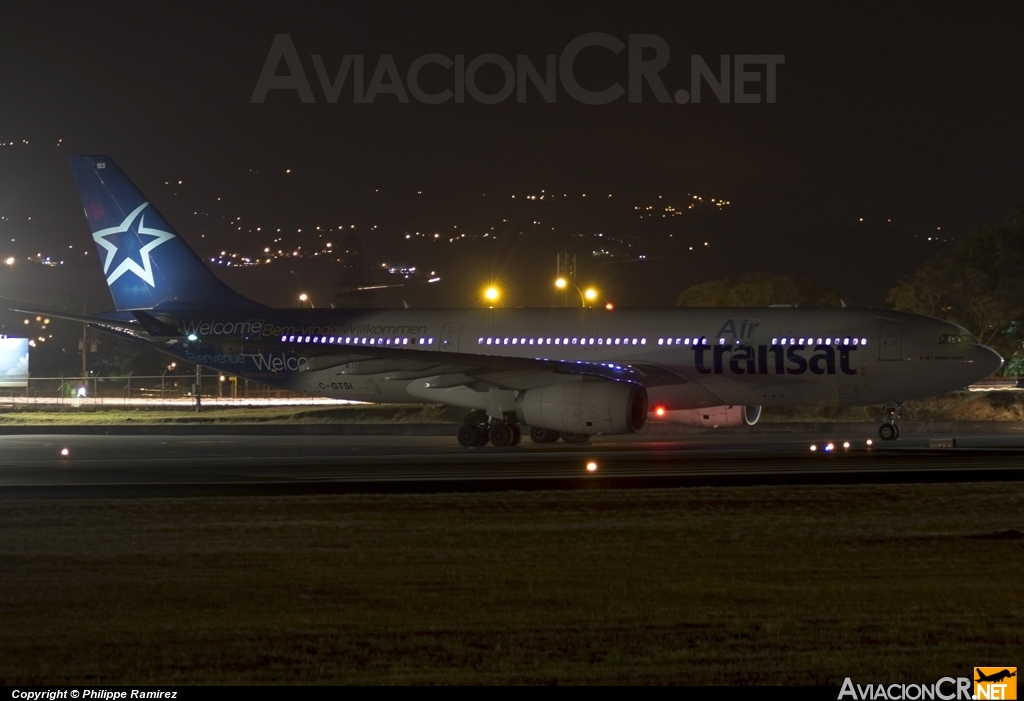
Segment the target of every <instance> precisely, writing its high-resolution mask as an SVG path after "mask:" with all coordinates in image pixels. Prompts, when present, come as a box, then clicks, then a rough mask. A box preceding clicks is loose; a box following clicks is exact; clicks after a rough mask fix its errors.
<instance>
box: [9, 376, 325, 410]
mask: <svg viewBox="0 0 1024 701" xmlns="http://www.w3.org/2000/svg"><path fill="white" fill-rule="evenodd" d="M195 382H196V376H195V375H187V376H186V375H171V376H168V375H148V376H136V375H127V376H124V377H29V380H28V386H27V387H17V388H10V387H5V388H2V389H0V405H4V404H6V405H11V404H16V405H26V404H28V405H41V406H45V405H53V406H55V407H61V408H63V407H81V406H133V407H138V406H194V405H195V403H196V396H195V391H194V387H195ZM199 394H200V399H201V403H202V404H203V405H204V406H205V405H253V404H260V405H275V404H337V403H344V402H343V400H337V399H326V398H324V397H319V396H314V395H309V394H300V393H298V392H290V391H288V390H284V389H278V388H276V387H270V386H268V385H264V384H261V383H258V382H249V380H246V379H244V378H238V377H234V376H232V375H205V374H204V375H202V379H201V382H200V384H199Z"/></svg>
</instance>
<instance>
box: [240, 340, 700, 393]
mask: <svg viewBox="0 0 1024 701" xmlns="http://www.w3.org/2000/svg"><path fill="white" fill-rule="evenodd" d="M236 343H237V344H238V347H239V348H238V350H241V352H245V351H244V348H245V347H253V346H258V347H261V348H273V349H274V350H289V351H300V352H301V353H302V354H303V355H305V356H306V357H308V358H309V359H310V360H309V362H308V363H307V364H306V365H305V366H304V369H303V372H316V371H320V370H330V369H333V368H337V369H338V371H339V374H345V375H352V376H356V377H358V376H359V375H369V374H379V373H393V374H395V375H396V379H398V378H399V377H402V378H405V377H408V379H410V380H412V379H416V378H418V377H433V376H438V375H444V376H450V377H451V380H450V381H451V382H452V383H453V385H452V386H454V385H456V384H469V383H472V382H486V383H488V384H491V385H494V386H496V387H499V388H502V389H533V388H535V387H542V386H545V385H549V384H553V382H554V381H557V380H558V379H559V378H564V377H565V376H566V375H586V376H590V377H598V378H603V379H609V380H626V381H630V382H636V383H639V384H642V385H644V386H646V387H652V386H656V385H667V384H685V383H687V382H688V380H686V379H685V378H683V377H680V376H679V375H677V374H675V373H673V372H670V371H669V370H667V369H665V368H662V367H660V366H657V365H653V364H649V363H636V364H631V363H611V362H608V363H597V362H587V361H581V360H557V359H549V358H521V357H513V356H506V355H490V354H482V353H481V354H477V353H455V352H451V351H434V350H421V349H417V348H404V347H400V346H399V347H396V346H391V347H388V346H372V347H367V346H354V345H345V344H332V345H330V346H317V345H313V344H302V345H301V346H295V345H294V344H281V343H276V342H275V343H260V342H258V343H255V344H254V343H253V342H252V341H247V340H242V339H238V340H237V341H236ZM225 345H228V346H231V345H234V344H233V343H232V342H231V341H225ZM459 376H462V379H464V381H458V380H459V379H460V377H459Z"/></svg>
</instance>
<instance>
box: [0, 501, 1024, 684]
mask: <svg viewBox="0 0 1024 701" xmlns="http://www.w3.org/2000/svg"><path fill="white" fill-rule="evenodd" d="M0 505H2V508H0V568H2V570H0V616H2V619H0V684H20V685H23V684H67V683H79V684H162V685H168V684H202V683H274V682H278V683H354V684H360V683H370V684H375V683H486V684H491V683H542V684H546V683H672V682H680V683H687V684H737V683H739V684H745V683H768V684H773V683H782V684H801V685H802V684H834V685H838V684H840V683H841V682H842V679H843V678H844V677H845V676H851V677H853V678H854V679H855V680H859V681H861V682H862V683H866V682H868V681H875V682H878V681H897V680H904V681H907V682H911V681H928V682H932V681H934V680H935V679H937V678H938V677H940V676H944V675H950V676H957V675H967V674H969V673H970V671H971V670H970V667H971V666H973V665H1016V664H1018V663H1019V662H1020V661H1021V656H1022V653H1024V606H1022V603H1021V602H1022V600H1024V597H1022V594H1024V587H1022V585H1021V582H1022V581H1024V557H1022V556H1024V540H1022V539H1021V534H1020V531H1021V530H1024V515H1022V514H1024V485H1022V484H1019V483H1006V484H959V485H914V486H901V485H895V486H844V487H824V486H821V487H819V486H801V487H742V488H699V489H674V490H650V491H646V490H638V491H603V490H595V491H582V492H506V493H490V494H465V495H457V494H448V495H397V496H396V495H389V496H366V495H362V496H359V495H350V496H330V497H280V498H189V499H142V500H129V499H125V500H117V501H114V500H79V501H12V500H5V501H2V502H0Z"/></svg>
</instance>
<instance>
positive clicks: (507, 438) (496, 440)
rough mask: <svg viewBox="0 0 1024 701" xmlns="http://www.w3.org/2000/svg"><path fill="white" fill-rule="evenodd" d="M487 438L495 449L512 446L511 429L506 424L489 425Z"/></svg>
mask: <svg viewBox="0 0 1024 701" xmlns="http://www.w3.org/2000/svg"><path fill="white" fill-rule="evenodd" d="M487 436H488V437H489V438H490V439H491V443H492V444H493V445H494V446H495V447H498V448H505V447H507V446H510V445H512V429H511V427H510V426H509V425H508V424H491V427H490V428H489V429H488V430H487Z"/></svg>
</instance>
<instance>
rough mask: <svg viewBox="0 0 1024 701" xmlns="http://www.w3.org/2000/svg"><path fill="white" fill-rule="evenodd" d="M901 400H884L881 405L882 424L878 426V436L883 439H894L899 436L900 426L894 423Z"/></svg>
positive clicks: (898, 412)
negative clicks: (883, 403)
mask: <svg viewBox="0 0 1024 701" xmlns="http://www.w3.org/2000/svg"><path fill="white" fill-rule="evenodd" d="M902 408H903V402H886V403H885V405H884V406H883V407H882V425H881V426H879V427H878V437H879V438H881V439H882V440H883V441H894V440H896V439H897V438H899V437H900V427H899V426H897V425H896V419H898V418H899V415H900V410H901V409H902Z"/></svg>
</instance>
